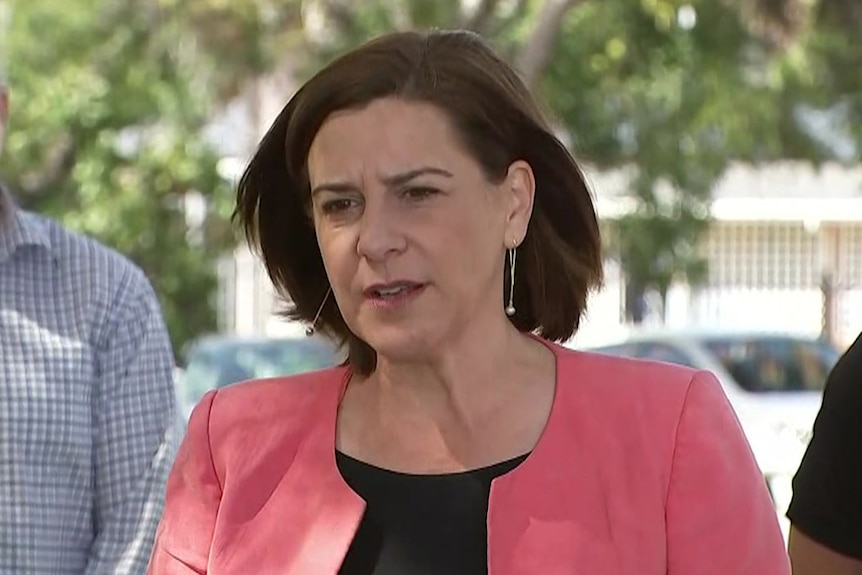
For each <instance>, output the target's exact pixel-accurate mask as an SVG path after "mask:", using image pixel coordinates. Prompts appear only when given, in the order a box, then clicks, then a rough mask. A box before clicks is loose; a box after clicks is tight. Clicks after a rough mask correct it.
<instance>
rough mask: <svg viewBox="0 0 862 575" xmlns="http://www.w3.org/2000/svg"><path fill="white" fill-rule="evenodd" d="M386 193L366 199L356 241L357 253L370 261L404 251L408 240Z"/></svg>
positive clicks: (383, 258) (378, 260) (379, 260)
mask: <svg viewBox="0 0 862 575" xmlns="http://www.w3.org/2000/svg"><path fill="white" fill-rule="evenodd" d="M386 195H388V194H383V196H384V197H382V198H375V199H374V200H372V199H371V198H368V199H367V200H366V204H365V209H364V210H363V213H362V220H361V222H360V226H359V237H358V238H357V242H356V251H357V253H358V254H359V255H360V256H361V257H364V258H366V259H368V260H369V261H374V262H382V261H385V260H386V259H387V258H389V257H391V256H392V255H393V254H398V253H401V252H403V251H404V248H405V247H406V244H407V241H406V238H405V237H404V234H403V233H402V225H403V222H402V219H403V218H399V217H398V214H397V213H395V212H396V210H395V209H393V206H392V205H391V202H388V201H387V199H386V197H385V196H386ZM375 200H376V201H375Z"/></svg>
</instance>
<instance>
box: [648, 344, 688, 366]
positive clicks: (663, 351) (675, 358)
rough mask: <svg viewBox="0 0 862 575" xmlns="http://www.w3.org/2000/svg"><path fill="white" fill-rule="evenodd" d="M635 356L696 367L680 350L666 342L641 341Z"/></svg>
mask: <svg viewBox="0 0 862 575" xmlns="http://www.w3.org/2000/svg"><path fill="white" fill-rule="evenodd" d="M637 357H639V358H641V359H648V360H651V361H663V362H665V363H675V364H677V365H684V366H686V367H696V366H695V365H694V362H692V361H691V359H690V358H689V357H688V355H686V354H685V353H684V352H683V351H682V350H680V349H678V348H676V347H675V346H673V345H671V344H667V343H660V342H648V343H641V344H639V345H638V348H637Z"/></svg>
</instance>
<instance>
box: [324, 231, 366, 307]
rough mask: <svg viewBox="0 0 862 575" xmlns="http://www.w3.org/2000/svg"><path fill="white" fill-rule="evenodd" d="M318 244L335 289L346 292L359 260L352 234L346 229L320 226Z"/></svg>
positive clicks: (330, 281) (340, 292) (337, 292)
mask: <svg viewBox="0 0 862 575" xmlns="http://www.w3.org/2000/svg"><path fill="white" fill-rule="evenodd" d="M317 245H318V247H319V248H320V256H321V258H322V259H323V267H324V268H325V269H326V275H327V277H328V278H329V284H330V285H331V286H332V289H333V291H334V292H335V293H336V294H339V295H342V294H344V293H346V292H347V291H348V290H349V288H350V283H351V281H352V279H353V277H354V276H355V275H356V266H357V262H358V257H357V254H356V249H355V241H353V239H352V235H351V234H349V233H346V231H345V230H331V229H328V228H325V227H323V228H321V227H319V226H318V227H317Z"/></svg>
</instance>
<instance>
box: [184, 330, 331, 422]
mask: <svg viewBox="0 0 862 575" xmlns="http://www.w3.org/2000/svg"><path fill="white" fill-rule="evenodd" d="M182 359H183V361H182V366H181V369H180V371H179V374H178V376H177V380H178V381H177V395H178V400H179V403H180V408H181V410H182V411H183V413H184V415H185V417H186V418H188V416H189V415H190V414H191V410H192V408H193V407H194V406H195V405H196V404H197V403H198V401H200V399H201V398H202V397H203V396H204V394H205V393H206V392H207V391H209V390H211V389H215V388H221V387H224V386H226V385H230V384H232V383H236V382H240V381H244V380H247V379H257V378H264V377H275V376H282V375H293V374H297V373H301V372H305V371H313V370H316V369H322V368H325V367H330V366H332V365H335V364H337V363H339V362H340V361H341V355H340V352H339V350H338V348H337V347H336V346H335V345H334V344H333V343H331V342H330V341H329V340H326V339H324V338H322V337H318V336H312V337H305V336H298V337H279V338H267V337H242V336H234V335H214V336H206V337H203V338H200V339H198V340H195V341H194V342H193V343H192V344H190V345H189V346H188V347H187V348H186V350H185V352H184V353H183V354H182Z"/></svg>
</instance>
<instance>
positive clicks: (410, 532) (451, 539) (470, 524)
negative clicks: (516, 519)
mask: <svg viewBox="0 0 862 575" xmlns="http://www.w3.org/2000/svg"><path fill="white" fill-rule="evenodd" d="M526 457H527V456H526V455H523V456H521V457H518V458H515V459H512V460H509V461H504V462H502V463H498V464H496V465H492V466H490V467H483V468H481V469H476V470H472V471H465V472H461V473H450V474H442V475H411V474H406V473H398V472H395V471H389V470H386V469H381V468H379V467H375V466H373V465H370V464H368V463H364V462H362V461H359V460H357V459H353V458H352V457H349V456H348V455H345V454H343V453H340V452H339V453H336V459H337V462H338V469H339V470H340V471H341V474H342V476H343V477H344V479H345V481H346V482H347V484H348V485H350V487H351V488H352V489H353V490H354V491H355V492H356V493H357V494H358V495H359V496H360V497H362V498H363V499H364V500H365V502H366V508H365V515H364V516H363V518H362V522H361V523H360V525H359V529H358V531H357V533H356V536H355V537H354V539H353V544H352V545H351V546H350V550H349V551H348V552H347V557H346V558H345V559H344V563H343V565H342V567H341V570H340V571H339V575H440V574H441V573H445V574H446V575H484V574H487V573H488V567H487V563H488V530H487V524H486V521H487V516H488V496H489V495H490V492H491V480H492V479H494V478H495V477H499V476H500V475H503V474H505V473H507V472H509V471H511V470H512V469H514V468H515V467H517V466H518V465H519V464H520V463H521V462H522V461H524V459H526Z"/></svg>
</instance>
